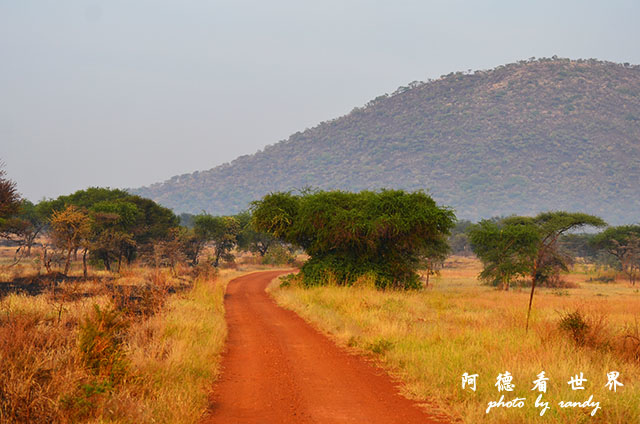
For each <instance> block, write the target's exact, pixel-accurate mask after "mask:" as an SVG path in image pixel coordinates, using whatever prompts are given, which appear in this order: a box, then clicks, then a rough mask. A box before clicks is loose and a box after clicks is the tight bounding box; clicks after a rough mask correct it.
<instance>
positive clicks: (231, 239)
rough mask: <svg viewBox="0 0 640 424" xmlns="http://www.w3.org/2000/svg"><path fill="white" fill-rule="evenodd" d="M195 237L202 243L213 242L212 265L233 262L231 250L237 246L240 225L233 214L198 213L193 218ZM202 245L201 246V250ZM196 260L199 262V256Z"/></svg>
mask: <svg viewBox="0 0 640 424" xmlns="http://www.w3.org/2000/svg"><path fill="white" fill-rule="evenodd" d="M193 224H194V226H193V231H194V234H195V238H196V240H197V241H199V242H200V243H202V244H203V245H204V244H207V243H209V244H211V245H212V246H213V249H214V254H213V258H212V261H211V263H212V265H213V266H214V267H218V265H219V264H220V261H221V260H223V261H225V262H233V260H234V258H235V257H234V255H233V253H231V250H232V249H233V248H234V247H235V246H236V243H237V237H238V233H239V231H240V225H239V224H238V221H237V220H236V219H235V218H234V217H231V216H212V215H209V214H202V215H197V216H196V217H195V218H194V219H193ZM201 250H202V247H200V251H201ZM195 262H196V263H197V257H196V260H195Z"/></svg>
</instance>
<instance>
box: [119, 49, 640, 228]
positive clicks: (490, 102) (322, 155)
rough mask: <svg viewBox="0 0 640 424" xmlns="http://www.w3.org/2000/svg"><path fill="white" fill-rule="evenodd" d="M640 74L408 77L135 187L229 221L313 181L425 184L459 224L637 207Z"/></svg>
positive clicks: (574, 69)
mask: <svg viewBox="0 0 640 424" xmlns="http://www.w3.org/2000/svg"><path fill="white" fill-rule="evenodd" d="M639 181H640V67H639V66H635V65H629V64H616V63H612V62H604V61H598V60H594V59H588V60H570V59H557V58H552V59H538V60H527V61H520V62H517V63H512V64H507V65H501V66H498V67H496V68H494V69H491V70H483V71H475V72H472V73H464V72H457V73H450V74H448V75H445V76H442V77H440V78H438V79H436V80H430V81H427V82H413V83H411V84H409V85H408V86H406V87H400V88H399V89H398V90H396V91H395V92H394V93H392V94H385V95H382V96H378V97H377V98H375V99H373V100H371V101H370V102H368V103H367V104H365V105H364V106H362V107H356V108H354V109H353V110H352V111H351V112H350V113H348V114H346V115H344V116H341V117H339V118H335V119H332V120H329V121H324V122H321V123H320V124H319V125H317V126H315V127H313V128H310V129H307V130H305V131H303V132H297V133H294V134H292V135H291V136H290V137H289V138H288V139H287V140H282V141H280V142H278V143H275V144H272V145H268V146H266V147H265V148H264V149H262V150H259V151H258V152H256V153H255V154H253V155H244V156H240V157H238V158H237V159H235V160H234V161H232V162H230V163H225V164H222V165H219V166H217V167H215V168H212V169H210V170H207V171H196V172H194V173H191V174H183V175H179V176H175V177H172V178H171V179H169V180H166V181H164V182H162V183H156V184H152V185H150V186H147V187H142V188H139V189H132V190H131V192H133V193H135V194H140V195H143V196H146V197H150V198H152V199H154V200H156V201H158V202H159V203H161V204H163V205H165V206H168V207H171V208H173V209H174V210H176V211H177V212H200V211H202V210H206V211H208V212H211V213H214V214H230V213H235V212H238V211H240V210H242V209H245V208H246V207H247V206H248V204H249V202H250V201H252V200H255V199H258V198H260V197H262V196H263V195H264V194H267V193H268V192H271V191H278V190H285V191H286V190H294V189H299V188H302V187H305V186H312V187H317V188H320V189H344V190H362V189H379V188H402V189H406V190H419V189H422V190H425V191H427V192H429V193H430V194H431V195H432V196H433V197H434V199H435V200H436V201H437V202H438V203H439V204H444V205H447V206H451V207H453V208H454V209H456V212H457V215H458V216H459V217H461V218H467V219H472V220H475V219H478V218H481V217H489V216H495V215H504V214H511V213H517V214H535V213H537V212H540V211H542V210H550V209H567V210H580V211H584V212H589V213H594V214H596V215H600V216H602V217H603V218H605V219H607V220H610V221H612V222H613V223H622V222H625V223H626V222H636V221H637V220H638V219H637V212H636V211H637V210H638V207H639V206H640V200H637V199H640V189H639V188H638V187H637V186H638V185H639V184H638V182H639Z"/></svg>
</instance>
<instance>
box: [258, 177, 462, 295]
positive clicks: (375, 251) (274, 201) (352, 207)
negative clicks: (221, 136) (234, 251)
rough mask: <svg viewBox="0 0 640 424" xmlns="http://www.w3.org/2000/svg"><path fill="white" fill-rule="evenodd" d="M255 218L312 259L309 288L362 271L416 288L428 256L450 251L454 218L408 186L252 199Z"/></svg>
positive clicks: (306, 273)
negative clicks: (449, 239) (448, 238)
mask: <svg viewBox="0 0 640 424" xmlns="http://www.w3.org/2000/svg"><path fill="white" fill-rule="evenodd" d="M252 211H253V220H254V224H255V227H256V228H257V229H258V230H259V231H265V232H267V233H270V234H272V235H273V236H275V237H278V238H280V239H281V240H282V241H284V242H286V243H290V244H293V245H296V246H301V247H302V248H303V249H304V250H305V251H306V252H307V253H308V254H309V256H311V259H309V261H307V262H306V263H305V264H304V266H303V267H302V269H301V276H302V279H303V281H304V283H305V284H306V285H313V284H324V283H327V282H328V281H331V280H333V281H335V282H337V283H339V284H351V283H353V282H354V281H355V280H356V279H358V278H359V277H361V276H364V275H370V276H372V277H373V278H374V279H375V281H376V284H377V286H378V287H404V288H416V287H418V286H419V285H420V283H419V280H418V276H417V275H416V273H415V271H416V269H417V268H418V267H419V266H420V265H421V264H423V262H424V259H425V257H426V256H428V255H430V254H432V253H435V252H441V251H445V250H447V248H448V247H447V240H446V237H447V235H448V234H449V232H450V230H451V228H452V227H453V225H454V221H455V216H454V214H453V212H452V211H451V210H449V209H447V208H440V207H438V206H437V205H436V203H435V202H434V201H433V199H431V197H429V196H428V195H426V194H424V193H422V192H415V193H406V192H404V191H402V190H382V191H380V192H371V191H362V192H360V193H348V192H343V191H330V192H324V191H316V192H310V191H307V192H304V193H302V194H301V195H294V194H291V193H272V194H269V195H267V196H265V197H264V198H263V199H262V200H260V201H257V202H254V203H253V207H252Z"/></svg>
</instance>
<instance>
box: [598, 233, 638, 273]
mask: <svg viewBox="0 0 640 424" xmlns="http://www.w3.org/2000/svg"><path fill="white" fill-rule="evenodd" d="M592 243H593V245H595V246H597V247H598V248H601V249H605V250H606V251H607V252H608V253H610V254H611V255H613V256H614V257H615V258H616V260H617V261H618V264H619V265H620V269H622V272H623V273H625V274H626V275H627V278H628V279H629V283H631V284H632V285H635V284H636V281H637V279H638V276H640V225H622V226H619V227H609V228H607V229H606V230H604V231H603V232H601V233H600V234H598V235H597V236H596V237H594V239H593V241H592Z"/></svg>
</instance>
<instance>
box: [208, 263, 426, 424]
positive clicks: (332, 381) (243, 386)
mask: <svg viewBox="0 0 640 424" xmlns="http://www.w3.org/2000/svg"><path fill="white" fill-rule="evenodd" d="M281 273H282V272H277V271H276V272H258V273H253V274H250V275H246V276H243V277H240V278H237V279H235V280H233V281H231V282H230V283H229V286H228V290H227V298H226V299H225V306H226V313H227V323H228V325H229V339H228V342H227V352H226V353H225V356H224V358H223V361H222V367H223V368H222V376H221V378H220V380H219V381H218V382H217V383H216V385H215V386H214V391H213V394H212V395H211V410H210V412H209V414H208V416H207V418H206V420H205V423H237V424H249V423H260V424H270V423H276V424H284V423H296V424H297V423H301V424H304V423H318V424H325V423H326V424H331V423H358V424H377V423H381V424H382V423H384V424H390V423H394V424H395V423H398V424H413V423H420V424H425V423H432V422H435V421H433V419H430V418H429V416H427V415H425V414H424V413H423V412H422V411H421V410H420V409H418V407H417V406H416V405H415V404H414V403H413V402H411V401H409V400H407V399H406V398H403V397H401V396H400V395H399V394H398V393H397V390H396V388H395V387H394V384H393V383H392V382H391V380H390V379H389V377H388V376H387V375H386V374H384V373H383V372H381V371H380V370H379V369H377V368H375V367H373V366H372V365H370V364H368V363H366V361H364V360H363V359H362V358H359V357H357V356H354V355H350V354H348V353H346V352H345V351H343V350H341V349H340V348H338V347H337V346H336V345H335V344H333V342H331V341H330V340H329V339H327V338H326V337H325V336H324V335H322V334H320V333H319V332H318V331H316V330H315V329H313V328H311V327H310V326H309V325H308V324H307V323H305V322H304V321H303V320H302V319H301V318H299V317H298V316H297V315H296V314H294V313H293V312H290V311H287V310H284V309H282V308H280V307H278V306H277V305H276V304H275V302H274V301H273V300H272V299H271V298H270V297H269V296H268V295H267V294H266V293H265V291H264V289H265V287H266V286H267V285H268V284H269V282H270V281H271V280H272V279H273V278H275V277H276V276H277V275H279V274H281Z"/></svg>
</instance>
